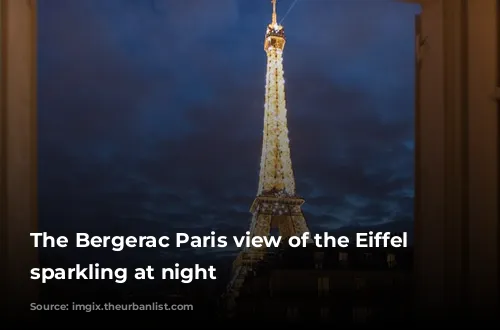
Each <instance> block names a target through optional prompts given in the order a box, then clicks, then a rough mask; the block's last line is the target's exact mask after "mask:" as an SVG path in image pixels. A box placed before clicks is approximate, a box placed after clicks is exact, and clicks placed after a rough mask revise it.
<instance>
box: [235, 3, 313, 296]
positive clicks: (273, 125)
mask: <svg viewBox="0 0 500 330" xmlns="http://www.w3.org/2000/svg"><path fill="white" fill-rule="evenodd" d="M271 2H272V7H273V12H272V21H271V24H269V25H268V26H267V31H266V36H265V41H264V50H265V51H266V54H267V76H266V95H265V106H264V108H265V109H264V136H263V145H262V156H261V162H260V176H259V188H258V191H257V197H256V198H255V200H254V202H253V204H252V206H251V208H250V212H251V213H252V215H253V217H252V222H251V225H250V230H249V231H250V236H251V237H254V236H261V237H264V236H269V235H270V232H271V229H272V228H277V229H278V231H279V235H280V236H281V237H282V241H283V242H285V241H286V240H287V239H288V238H289V237H291V236H301V235H302V234H303V233H305V232H309V229H308V227H307V224H306V221H305V218H304V215H303V213H302V209H301V206H302V204H303V203H304V200H303V199H302V198H300V197H299V196H297V195H296V193H295V178H294V175H293V169H292V160H291V156H290V145H289V140H288V125H287V117H286V112H287V110H286V99H285V80H284V73H283V49H284V47H285V42H286V38H285V31H284V28H283V26H281V25H280V24H278V21H277V14H276V0H271ZM264 255H265V248H255V247H251V248H246V249H244V250H243V251H241V253H240V254H239V255H238V257H237V259H236V260H235V261H234V263H233V276H232V279H231V282H230V284H229V287H228V293H227V294H228V297H229V298H233V299H234V298H236V296H237V295H238V291H239V288H240V287H241V285H243V282H244V280H245V277H246V274H247V273H248V272H249V271H251V270H252V267H253V265H255V263H256V262H259V261H260V260H261V259H262V258H263V257H264Z"/></svg>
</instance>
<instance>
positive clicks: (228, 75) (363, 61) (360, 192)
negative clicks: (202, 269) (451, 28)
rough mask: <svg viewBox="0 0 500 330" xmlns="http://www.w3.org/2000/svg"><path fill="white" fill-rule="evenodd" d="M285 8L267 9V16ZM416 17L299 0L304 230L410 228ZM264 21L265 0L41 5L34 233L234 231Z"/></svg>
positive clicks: (247, 160) (373, 6)
mask: <svg viewBox="0 0 500 330" xmlns="http://www.w3.org/2000/svg"><path fill="white" fill-rule="evenodd" d="M293 1H294V0H281V1H278V15H279V19H280V17H283V15H284V14H285V13H286V12H287V10H288V8H289V7H290V5H291V4H292V3H293ZM417 12H418V7H416V6H413V5H408V4H401V3H399V4H398V3H396V2H395V1H383V0H300V1H298V2H297V3H296V6H295V7H294V8H293V9H292V10H291V11H290V12H289V13H288V15H287V16H286V18H285V19H284V21H283V25H284V26H285V31H286V34H287V45H286V47H285V53H284V65H285V79H286V91H287V101H288V107H287V108H288V122H289V128H290V143H291V149H292V161H293V165H294V170H295V176H296V181H297V192H298V193H299V194H300V195H301V196H303V197H304V198H305V199H306V204H305V206H304V213H305V216H306V219H307V221H308V224H309V227H310V229H311V230H312V231H313V232H318V231H325V230H332V229H335V228H339V227H344V226H351V225H374V224H379V223H387V222H391V221H397V222H400V221H412V213H413V209H412V208H413V206H412V205H413V110H414V99H413V97H414V95H413V94H414V90H413V89H414V30H413V26H414V23H413V22H414V19H413V17H414V15H415V14H416V13H417ZM270 19H271V4H270V1H269V0H84V1H81V0H40V1H39V46H38V47H39V77H38V79H39V157H40V158H39V159H40V160H39V191H40V192H39V193H40V206H39V208H40V227H41V228H40V230H44V231H49V232H51V233H52V234H56V233H58V234H67V235H69V236H73V233H74V232H77V231H79V232H93V233H94V232H95V233H100V234H111V235H115V234H122V233H125V234H128V235H158V236H159V235H163V234H172V233H173V232H188V233H191V234H209V232H210V230H215V231H216V232H217V233H218V234H221V235H239V234H243V233H244V232H245V231H246V230H247V229H248V226H249V224H250V216H251V215H250V213H249V207H250V205H251V203H252V201H253V199H254V197H255V194H256V191H257V184H258V171H259V163H260V149H261V143H262V136H261V134H262V129H263V111H264V108H263V106H264V84H265V70H266V56H265V52H264V50H263V38H264V33H265V29H266V25H267V24H268V23H269V22H270Z"/></svg>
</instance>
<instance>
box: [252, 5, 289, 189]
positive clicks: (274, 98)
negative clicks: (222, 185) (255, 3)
mask: <svg viewBox="0 0 500 330" xmlns="http://www.w3.org/2000/svg"><path fill="white" fill-rule="evenodd" d="M272 5H273V13H272V21H271V24H269V25H268V27H267V30H266V36H265V43H264V49H265V51H266V53H267V76H266V96H265V105H264V108H265V109H264V139H263V146H262V158H261V164H260V177H259V190H258V194H259V195H261V194H263V195H268V194H269V193H280V194H284V195H288V196H294V195H295V178H294V175H293V170H292V161H291V156H290V146H289V140H288V126H287V118H286V114H287V110H286V98H285V80H284V70H283V49H284V46H285V31H284V29H283V26H281V25H280V24H278V21H277V14H276V0H272Z"/></svg>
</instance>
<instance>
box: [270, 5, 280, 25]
mask: <svg viewBox="0 0 500 330" xmlns="http://www.w3.org/2000/svg"><path fill="white" fill-rule="evenodd" d="M271 2H272V3H273V16H272V25H273V26H275V25H278V16H277V15H276V0H271Z"/></svg>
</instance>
